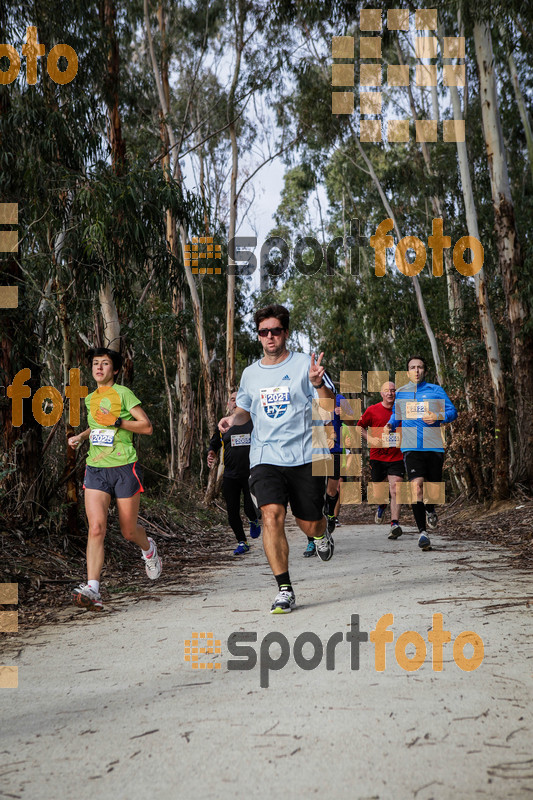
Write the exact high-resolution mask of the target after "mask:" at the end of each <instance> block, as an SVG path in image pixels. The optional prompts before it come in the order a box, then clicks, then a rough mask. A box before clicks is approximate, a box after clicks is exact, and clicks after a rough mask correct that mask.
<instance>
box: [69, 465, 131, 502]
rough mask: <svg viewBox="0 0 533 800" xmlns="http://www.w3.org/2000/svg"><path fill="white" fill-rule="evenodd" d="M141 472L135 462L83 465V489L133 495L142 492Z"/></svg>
mask: <svg viewBox="0 0 533 800" xmlns="http://www.w3.org/2000/svg"><path fill="white" fill-rule="evenodd" d="M141 479H142V472H141V471H140V469H139V467H138V466H137V462H136V461H133V462H132V463H131V464H124V466H122V467H91V466H89V465H88V464H87V466H86V467H85V477H84V479H83V488H84V489H98V491H99V492H106V493H107V494H110V495H111V497H133V496H134V495H136V494H138V493H139V492H144V489H143V485H142V483H141Z"/></svg>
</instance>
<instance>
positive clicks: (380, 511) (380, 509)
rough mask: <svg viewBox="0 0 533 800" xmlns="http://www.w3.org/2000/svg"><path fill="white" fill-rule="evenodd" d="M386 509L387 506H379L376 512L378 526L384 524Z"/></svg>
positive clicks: (375, 517) (375, 518)
mask: <svg viewBox="0 0 533 800" xmlns="http://www.w3.org/2000/svg"><path fill="white" fill-rule="evenodd" d="M386 508H387V506H378V510H377V511H376V514H375V516H374V522H376V523H377V524H378V525H381V523H382V522H384V520H385V509H386Z"/></svg>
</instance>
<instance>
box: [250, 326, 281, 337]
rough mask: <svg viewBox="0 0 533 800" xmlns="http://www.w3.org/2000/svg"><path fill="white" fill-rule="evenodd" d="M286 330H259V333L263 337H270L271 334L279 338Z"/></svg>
mask: <svg viewBox="0 0 533 800" xmlns="http://www.w3.org/2000/svg"><path fill="white" fill-rule="evenodd" d="M284 330H285V328H259V330H258V331H257V333H258V334H259V336H261V337H263V336H268V334H269V333H271V334H272V336H279V335H280V334H281V333H283V331H284Z"/></svg>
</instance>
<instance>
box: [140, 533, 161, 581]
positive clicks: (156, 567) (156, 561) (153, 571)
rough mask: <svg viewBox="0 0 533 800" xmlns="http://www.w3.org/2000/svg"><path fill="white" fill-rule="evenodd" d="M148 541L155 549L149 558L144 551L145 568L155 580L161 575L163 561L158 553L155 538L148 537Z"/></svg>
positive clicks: (151, 578) (152, 579)
mask: <svg viewBox="0 0 533 800" xmlns="http://www.w3.org/2000/svg"><path fill="white" fill-rule="evenodd" d="M148 541H149V542H150V544H151V545H152V547H153V549H154V551H153V553H152V555H151V556H150V558H147V557H146V556H145V555H144V553H143V559H144V568H145V569H146V574H147V575H148V577H149V578H150V580H151V581H155V580H156V579H157V578H159V576H160V575H161V570H162V569H163V562H162V561H161V559H160V558H159V556H158V555H157V547H156V545H155V542H154V540H153V539H150V537H148Z"/></svg>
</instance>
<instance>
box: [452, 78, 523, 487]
mask: <svg viewBox="0 0 533 800" xmlns="http://www.w3.org/2000/svg"><path fill="white" fill-rule="evenodd" d="M450 95H451V99H452V108H453V116H454V118H455V119H463V110H462V108H461V100H460V98H459V90H458V88H457V86H450ZM457 157H458V160H459V171H460V174H461V186H462V191H463V200H464V204H465V215H466V225H467V229H468V235H469V236H473V237H474V238H476V239H478V240H479V227H478V220H477V212H476V207H475V203H474V192H473V189H472V179H471V175H470V166H469V163H468V152H467V149H466V142H457ZM474 287H475V292H476V302H477V308H478V313H479V322H480V325H481V334H482V336H483V342H484V345H485V350H486V352H487V366H488V369H489V375H490V380H491V385H492V395H493V398H494V428H495V434H494V489H493V492H492V494H493V497H494V499H495V500H501V499H503V498H504V497H506V496H507V495H508V493H509V411H508V405H507V398H506V391H505V382H504V376H503V369H502V362H501V357H500V346H499V343H498V337H497V334H496V329H495V327H494V323H493V321H492V314H491V310H490V302H489V294H488V290H487V283H486V279H485V270H484V269H483V268H482V269H481V270H480V271H479V272H478V273H477V274H476V275H474Z"/></svg>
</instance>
